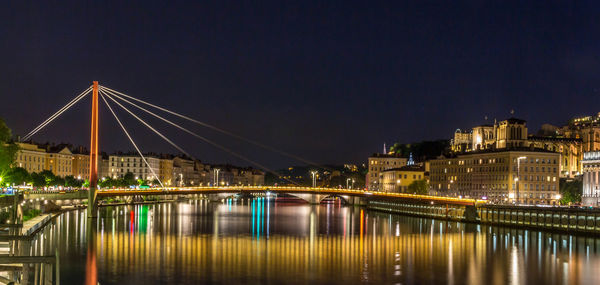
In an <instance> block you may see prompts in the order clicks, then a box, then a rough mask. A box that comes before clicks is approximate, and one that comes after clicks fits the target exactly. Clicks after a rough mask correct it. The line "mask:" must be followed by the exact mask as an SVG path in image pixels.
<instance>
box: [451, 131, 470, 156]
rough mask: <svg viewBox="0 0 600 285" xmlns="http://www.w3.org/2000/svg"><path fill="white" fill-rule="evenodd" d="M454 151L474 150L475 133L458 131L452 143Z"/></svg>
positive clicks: (455, 132)
mask: <svg viewBox="0 0 600 285" xmlns="http://www.w3.org/2000/svg"><path fill="white" fill-rule="evenodd" d="M450 145H451V147H452V151H454V152H465V151H468V150H471V149H472V148H473V133H472V132H466V131H462V130H461V129H456V131H454V138H453V139H452V141H451V142H450Z"/></svg>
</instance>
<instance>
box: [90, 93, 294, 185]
mask: <svg viewBox="0 0 600 285" xmlns="http://www.w3.org/2000/svg"><path fill="white" fill-rule="evenodd" d="M100 88H101V90H103V91H104V92H107V93H110V94H111V95H113V96H115V97H116V98H118V99H121V100H123V101H125V102H127V103H129V104H131V105H132V106H134V107H136V108H138V109H140V110H142V111H144V112H146V113H148V114H150V115H152V116H154V117H156V118H158V119H160V120H162V121H164V122H166V123H168V124H170V125H172V126H174V127H176V128H178V129H180V130H182V131H184V132H186V133H188V134H190V135H192V136H194V137H196V138H198V139H201V140H203V141H204V142H206V143H208V144H210V145H212V146H214V147H216V148H219V149H221V150H222V151H225V152H227V153H229V154H231V155H233V156H235V157H237V158H240V159H242V160H244V161H246V162H248V163H251V164H253V165H255V166H258V167H260V168H263V169H264V170H266V171H268V172H271V173H273V174H275V175H276V176H277V177H278V178H283V179H285V180H287V181H289V182H290V183H292V184H295V185H299V184H298V183H296V182H294V181H292V180H290V179H287V178H285V176H283V175H281V174H279V173H278V172H276V171H274V170H272V169H270V168H268V167H266V166H264V165H262V164H260V163H258V162H256V161H253V160H251V159H249V158H247V157H245V156H243V155H241V154H238V153H236V152H234V151H232V150H230V149H228V148H226V147H224V146H222V145H220V144H218V143H215V142H213V141H211V140H209V139H207V138H205V137H203V136H201V135H198V134H196V133H194V132H192V131H190V130H188V129H186V128H184V127H182V126H180V125H178V124H176V123H173V122H172V121H170V120H168V119H165V118H163V117H161V116H160V115H157V114H155V113H153V112H152V111H149V110H147V109H145V108H144V107H141V106H139V105H137V104H135V103H133V102H131V101H129V100H127V99H124V98H122V97H120V96H118V95H115V94H114V93H113V92H111V91H110V90H108V88H106V89H103V88H102V87H100Z"/></svg>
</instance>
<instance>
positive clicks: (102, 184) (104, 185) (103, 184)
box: [98, 177, 117, 188]
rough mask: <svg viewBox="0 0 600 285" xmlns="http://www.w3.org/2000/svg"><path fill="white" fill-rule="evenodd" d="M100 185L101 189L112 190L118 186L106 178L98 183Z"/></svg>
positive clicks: (114, 181)
mask: <svg viewBox="0 0 600 285" xmlns="http://www.w3.org/2000/svg"><path fill="white" fill-rule="evenodd" d="M98 185H99V186H100V188H110V187H114V186H117V181H116V180H114V179H112V178H110V177H106V178H103V179H100V181H98Z"/></svg>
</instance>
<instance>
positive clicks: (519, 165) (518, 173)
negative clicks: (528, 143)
mask: <svg viewBox="0 0 600 285" xmlns="http://www.w3.org/2000/svg"><path fill="white" fill-rule="evenodd" d="M526 158H527V157H525V156H521V157H517V177H516V178H515V184H517V185H516V186H517V187H516V189H517V195H516V196H517V204H518V203H519V179H521V160H522V159H526Z"/></svg>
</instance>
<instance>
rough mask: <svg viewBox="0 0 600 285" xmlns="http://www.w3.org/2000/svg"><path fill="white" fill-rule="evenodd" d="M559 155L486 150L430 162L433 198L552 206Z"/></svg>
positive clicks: (543, 151) (538, 151)
mask: <svg viewBox="0 0 600 285" xmlns="http://www.w3.org/2000/svg"><path fill="white" fill-rule="evenodd" d="M559 159H560V154H558V153H555V152H551V151H547V150H535V151H532V150H527V149H519V150H517V149H511V150H507V149H505V150H487V151H477V152H468V153H462V154H455V155H453V156H452V157H440V158H438V159H435V160H432V161H430V167H431V170H430V174H429V175H430V185H431V192H432V194H434V195H446V196H453V197H458V196H462V197H465V198H475V199H488V200H490V201H492V202H496V203H509V202H517V203H524V204H555V203H556V202H557V200H558V199H560V196H559V192H558V189H559V187H558V186H559Z"/></svg>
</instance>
